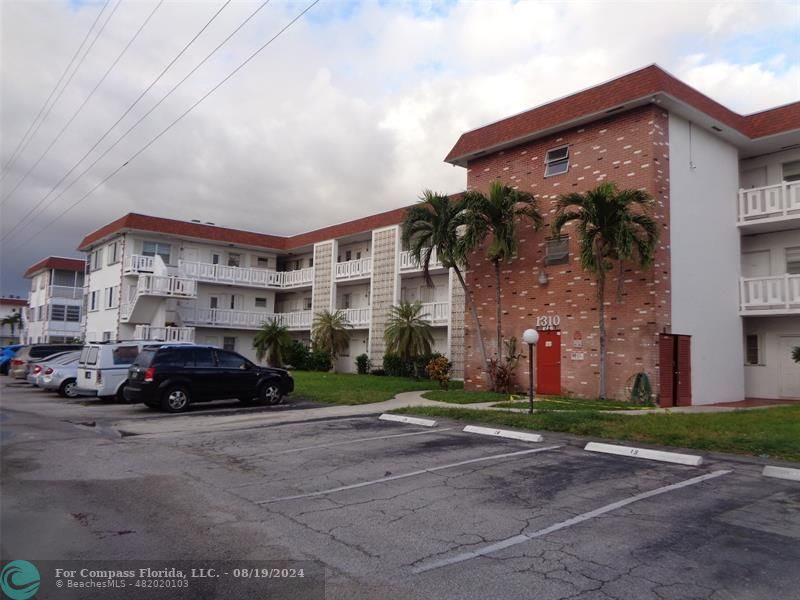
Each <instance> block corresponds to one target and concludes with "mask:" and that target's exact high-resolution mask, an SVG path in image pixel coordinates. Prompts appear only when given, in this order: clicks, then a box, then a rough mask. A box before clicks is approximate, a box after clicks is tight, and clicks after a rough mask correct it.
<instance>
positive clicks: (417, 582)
mask: <svg viewBox="0 0 800 600" xmlns="http://www.w3.org/2000/svg"><path fill="white" fill-rule="evenodd" d="M0 409H2V413H0V414H2V420H0V432H2V436H1V437H0V440H2V487H3V490H2V491H3V496H2V497H3V502H2V523H1V524H2V530H1V531H2V534H3V535H2V543H1V544H2V546H1V548H2V556H3V557H10V556H23V555H24V556H29V557H35V558H38V559H48V558H53V559H54V558H110V559H142V558H151V559H155V558H159V559H160V558H163V559H184V560H186V559H191V558H203V559H209V558H219V559H263V560H286V559H290V560H318V561H321V562H322V563H324V565H325V567H326V572H327V582H326V597H327V598H348V599H353V598H355V599H373V598H374V599H378V598H380V599H381V600H386V599H390V598H402V599H404V600H405V599H411V600H413V599H423V598H424V599H428V598H452V599H459V600H461V599H473V598H474V599H478V598H480V599H481V600H485V599H492V598H497V599H503V600H511V599H535V600H551V599H552V600H561V599H568V598H569V599H581V600H584V599H587V600H588V599H609V600H625V599H632V600H644V599H650V598H652V599H659V600H660V599H674V600H685V599H695V598H697V599H704V600H723V599H724V600H730V599H736V600H748V599H754V600H755V599H759V600H760V599H764V598H796V597H798V595H797V590H798V587H800V573H798V570H797V568H796V566H797V565H798V564H800V484H798V483H796V482H790V481H782V480H777V479H769V478H763V477H761V476H760V470H761V464H760V463H759V461H758V460H757V459H747V458H739V457H731V456H722V455H715V456H711V457H707V461H706V465H704V466H703V467H700V468H693V467H685V466H680V465H669V464H663V463H655V462H652V461H645V460H640V459H634V458H623V457H616V456H610V455H600V454H593V453H587V452H584V451H583V450H582V449H581V448H582V445H583V443H585V441H586V440H581V439H578V438H574V437H569V436H559V435H556V434H547V433H545V434H544V437H545V440H544V442H543V443H540V444H527V443H524V442H518V441H513V440H501V439H497V438H491V437H485V436H479V435H473V434H465V433H462V432H461V431H460V429H461V427H460V426H458V424H456V423H441V424H440V426H439V427H438V428H436V429H433V430H425V431H423V430H422V428H418V427H414V426H409V425H403V424H398V423H389V422H379V421H378V420H377V419H376V418H375V417H374V416H357V415H350V416H344V417H342V418H326V419H319V418H317V417H316V416H315V415H316V414H317V413H316V412H315V409H314V408H313V407H309V406H301V407H293V406H291V405H289V406H288V407H282V409H281V410H282V416H281V418H280V419H279V420H278V421H277V422H274V423H269V422H264V423H263V424H262V426H254V425H253V423H252V421H250V420H248V421H247V423H246V425H243V426H242V428H240V429H235V428H232V424H231V419H230V418H228V417H230V415H231V412H235V411H236V408H234V407H232V406H231V405H223V406H221V407H211V408H207V409H205V410H204V411H203V417H202V419H198V418H197V417H196V416H192V415H185V416H184V415H181V416H163V415H153V413H151V412H149V411H147V410H146V409H144V408H141V407H136V406H129V405H109V404H101V403H97V402H87V403H83V404H82V403H80V402H69V401H65V400H62V399H59V398H58V397H56V396H52V395H45V394H43V393H41V392H38V391H36V390H33V389H26V388H8V387H5V388H3V389H2V400H1V401H0ZM215 411H216V412H215ZM293 411H296V415H299V416H293V417H292V418H294V421H288V420H286V419H287V418H289V417H291V416H292V415H294V414H295V413H293ZM301 413H302V414H301ZM215 415H219V416H220V421H221V422H224V426H223V427H220V428H217V429H215V427H214V418H215ZM163 419H175V420H176V421H175V422H176V424H177V426H176V427H175V429H176V430H177V431H166V430H165V428H164V427H163V426H161V425H160V426H159V427H158V428H156V429H154V430H152V431H153V432H152V433H150V434H147V435H121V434H120V432H119V425H118V424H119V423H120V422H123V421H124V422H125V423H126V426H127V425H129V424H131V423H134V424H136V427H135V428H133V429H137V430H141V431H148V423H150V422H154V421H155V422H158V423H162V422H163ZM193 420H194V421H193ZM193 422H195V423H197V424H198V429H197V430H196V431H194V430H193V429H192V424H193ZM92 424H93V425H92ZM448 428H451V429H448ZM129 429H131V428H130V427H129ZM407 433H419V435H410V436H409V435H403V434H407ZM546 446H547V447H549V446H559V447H558V448H554V449H549V450H544V451H542V452H537V453H531V454H525V455H518V456H513V457H506V458H498V459H490V460H485V461H482V462H474V463H468V464H457V465H456V463H463V461H469V460H473V459H478V458H483V457H491V456H496V455H502V454H507V453H512V452H518V451H521V450H527V449H532V448H536V447H546ZM761 462H763V461H761ZM449 465H455V466H452V467H449ZM442 466H444V467H446V468H443V469H441V470H436V471H433V472H421V473H418V474H414V475H413V476H409V477H405V478H401V479H393V480H390V481H384V482H376V483H374V485H368V486H364V487H358V488H353V489H345V490H341V491H334V492H332V493H325V494H322V495H315V496H309V497H300V498H293V499H290V500H278V501H273V502H270V503H268V504H258V503H259V502H263V501H265V500H270V499H280V498H285V497H287V496H297V495H300V496H302V495H303V494H314V493H317V492H320V491H323V490H333V489H335V488H340V487H345V486H351V485H354V484H359V483H364V482H375V481H376V480H381V479H383V478H387V477H393V476H398V475H403V474H408V473H414V472H416V471H421V470H424V469H430V468H435V467H442ZM721 469H725V470H727V469H730V470H732V472H731V473H729V474H726V475H723V476H720V477H717V478H715V479H711V480H707V481H703V482H700V483H696V484H694V485H690V486H687V487H684V488H680V489H675V490H670V491H667V492H665V493H663V494H661V495H658V496H653V497H650V498H646V499H643V500H640V501H637V502H634V503H632V504H628V505H626V506H623V507H620V508H618V509H615V510H611V511H610V512H606V513H603V514H600V515H598V516H595V517H593V518H590V519H588V520H586V521H583V522H581V523H578V524H575V525H572V526H568V527H565V528H563V529H560V530H557V531H553V532H551V533H548V534H546V535H543V536H542V537H537V538H534V539H530V540H527V541H523V542H522V543H518V544H516V545H513V546H509V547H506V548H504V549H501V550H497V551H495V552H491V553H489V554H486V555H482V556H477V557H475V558H470V559H468V560H463V561H462V562H458V563H456V564H451V565H448V566H444V567H442V568H437V569H434V570H431V571H427V572H422V573H415V572H414V569H415V568H416V567H418V566H420V565H424V564H428V563H430V562H431V561H435V560H438V559H442V558H445V559H446V558H449V557H453V556H458V555H461V554H463V553H467V552H470V551H478V550H480V549H481V548H483V547H485V546H487V545H490V544H493V543H495V542H501V541H503V540H507V539H509V538H514V537H515V536H520V535H524V534H531V533H533V532H537V531H540V530H542V529H546V528H548V527H551V526H553V525H554V524H558V523H562V522H564V521H567V520H568V519H572V518H574V517H576V516H579V515H582V514H585V513H587V512H590V511H595V510H596V509H599V508H601V507H604V506H607V505H609V504H612V503H615V502H618V501H620V500H625V499H627V498H631V497H633V496H636V495H637V494H641V493H644V492H648V491H650V490H655V489H658V488H661V487H663V486H667V485H671V484H675V483H678V482H681V481H685V480H688V479H692V478H694V477H697V476H698V475H702V474H705V473H710V472H712V471H717V470H721Z"/></svg>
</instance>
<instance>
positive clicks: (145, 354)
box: [133, 348, 157, 369]
mask: <svg viewBox="0 0 800 600" xmlns="http://www.w3.org/2000/svg"><path fill="white" fill-rule="evenodd" d="M156 351H157V349H156V348H145V349H144V350H142V351H141V352H139V355H138V356H137V357H136V360H134V361H133V364H134V366H137V367H144V368H145V369H146V368H147V367H149V366H150V363H151V362H153V357H154V356H155V355H156Z"/></svg>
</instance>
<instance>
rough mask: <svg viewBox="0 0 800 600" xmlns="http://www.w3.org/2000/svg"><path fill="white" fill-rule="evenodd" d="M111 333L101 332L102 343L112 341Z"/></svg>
mask: <svg viewBox="0 0 800 600" xmlns="http://www.w3.org/2000/svg"><path fill="white" fill-rule="evenodd" d="M113 333H114V332H113V331H104V332H103V341H104V342H110V341H111V340H112V337H111V336H112V335H113Z"/></svg>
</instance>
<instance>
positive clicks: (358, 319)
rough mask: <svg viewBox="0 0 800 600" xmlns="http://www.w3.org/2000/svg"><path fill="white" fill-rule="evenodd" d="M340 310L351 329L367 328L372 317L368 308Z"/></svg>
mask: <svg viewBox="0 0 800 600" xmlns="http://www.w3.org/2000/svg"><path fill="white" fill-rule="evenodd" d="M342 264H343V263H342ZM340 310H341V311H342V312H343V313H344V316H345V318H346V319H347V322H348V323H350V325H352V326H353V327H358V328H363V327H369V323H370V317H371V315H372V313H371V311H370V309H369V308H342V309H340Z"/></svg>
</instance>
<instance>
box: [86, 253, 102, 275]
mask: <svg viewBox="0 0 800 600" xmlns="http://www.w3.org/2000/svg"><path fill="white" fill-rule="evenodd" d="M89 265H90V266H89V268H90V269H91V270H92V271H97V270H98V269H102V268H103V249H102V248H98V249H97V250H95V251H94V252H92V253H91V254H90V255H89Z"/></svg>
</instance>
